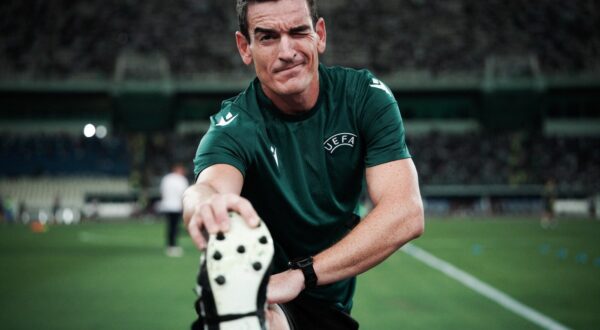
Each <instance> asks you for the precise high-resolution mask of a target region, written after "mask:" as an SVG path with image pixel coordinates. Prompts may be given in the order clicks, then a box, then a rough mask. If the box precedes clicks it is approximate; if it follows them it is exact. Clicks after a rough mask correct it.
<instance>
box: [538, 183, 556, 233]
mask: <svg viewBox="0 0 600 330" xmlns="http://www.w3.org/2000/svg"><path fill="white" fill-rule="evenodd" d="M556 194H557V192H556V180H554V178H550V179H548V180H546V183H545V185H544V191H543V193H542V199H543V203H544V211H543V213H542V218H541V220H540V225H541V226H542V228H544V229H552V228H556V226H557V225H558V221H557V220H556V218H555V216H554V202H555V201H556Z"/></svg>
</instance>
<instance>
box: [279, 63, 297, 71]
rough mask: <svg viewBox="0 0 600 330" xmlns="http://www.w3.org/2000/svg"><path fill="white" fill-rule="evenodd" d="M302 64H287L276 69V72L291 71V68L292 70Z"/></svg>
mask: <svg viewBox="0 0 600 330" xmlns="http://www.w3.org/2000/svg"><path fill="white" fill-rule="evenodd" d="M300 65H302V63H296V64H292V65H287V66H284V67H281V68H277V69H275V70H274V71H275V73H280V72H284V71H289V70H292V69H294V68H296V67H298V66H300Z"/></svg>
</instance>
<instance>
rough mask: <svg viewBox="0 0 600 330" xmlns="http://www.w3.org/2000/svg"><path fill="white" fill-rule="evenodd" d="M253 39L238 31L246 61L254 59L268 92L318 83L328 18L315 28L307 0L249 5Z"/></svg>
mask: <svg viewBox="0 0 600 330" xmlns="http://www.w3.org/2000/svg"><path fill="white" fill-rule="evenodd" d="M248 32H249V35H250V40H246V38H244V37H243V35H242V34H241V33H239V32H238V33H237V34H236V39H237V43H238V49H239V51H240V55H241V56H242V59H243V61H244V63H246V64H247V65H249V64H250V63H252V62H254V68H255V70H256V75H257V76H258V79H259V80H260V82H261V84H262V86H263V89H265V92H266V93H267V95H269V94H272V93H274V94H277V95H278V96H289V95H297V94H301V93H303V92H305V91H307V90H309V89H310V87H315V86H317V87H318V83H319V81H318V64H319V54H320V53H323V52H324V51H325V40H326V38H325V22H324V21H323V20H322V19H319V21H318V22H317V24H316V26H315V27H314V28H313V24H312V19H311V17H310V11H309V9H308V4H307V3H306V1H298V0H280V1H268V2H262V3H252V4H250V5H249V6H248Z"/></svg>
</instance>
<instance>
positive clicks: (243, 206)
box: [237, 198, 260, 227]
mask: <svg viewBox="0 0 600 330" xmlns="http://www.w3.org/2000/svg"><path fill="white" fill-rule="evenodd" d="M237 211H238V212H239V213H240V215H241V216H242V218H244V219H245V220H246V223H247V224H248V225H249V226H250V227H256V226H258V224H259V223H260V218H259V217H258V214H256V210H254V207H252V204H250V202H249V201H248V200H247V199H245V198H240V199H239V201H238V202H237Z"/></svg>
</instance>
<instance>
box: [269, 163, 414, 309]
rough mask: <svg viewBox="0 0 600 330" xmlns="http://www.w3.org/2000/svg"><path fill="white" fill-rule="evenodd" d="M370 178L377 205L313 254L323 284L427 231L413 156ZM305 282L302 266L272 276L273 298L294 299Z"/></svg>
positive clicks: (368, 172) (276, 300) (372, 172)
mask: <svg viewBox="0 0 600 330" xmlns="http://www.w3.org/2000/svg"><path fill="white" fill-rule="evenodd" d="M366 179H367V186H368V191H369V196H370V197H371V200H372V201H373V204H374V208H373V210H372V211H371V212H370V213H369V214H368V215H367V216H366V217H365V218H364V219H363V220H362V221H361V222H360V223H359V224H358V225H357V226H356V228H354V229H353V230H352V231H351V232H350V233H349V234H348V235H346V237H344V238H343V239H342V240H340V241H339V242H338V243H336V244H334V245H333V246H332V247H330V248H328V249H327V250H325V251H323V252H321V253H319V254H318V255H316V256H314V269H315V272H316V274H317V276H318V278H319V281H318V285H324V284H329V283H332V282H336V281H339V280H342V279H344V278H348V277H351V276H355V275H357V274H360V273H363V272H365V271H367V270H369V269H370V268H372V267H374V266H375V265H377V264H379V263H380V262H382V261H383V260H385V259H386V258H387V257H388V256H390V255H391V254H392V253H393V252H395V251H396V250H398V249H399V248H400V247H401V246H402V245H404V244H406V243H407V242H409V241H410V240H412V239H414V238H417V237H419V236H420V235H421V234H422V233H423V230H424V215H423V203H422V201H421V194H420V192H419V184H418V178H417V171H416V169H415V166H414V163H413V161H412V159H403V160H397V161H393V162H389V163H385V164H381V165H377V166H373V167H370V168H368V169H367V170H366ZM303 281H304V276H303V274H302V272H301V271H300V270H288V271H286V272H283V273H280V274H276V275H273V276H272V277H271V280H270V282H269V290H268V294H267V298H268V300H269V302H271V303H279V302H285V301H288V300H290V299H293V298H294V297H295V296H296V295H298V294H299V293H300V291H301V290H302V289H303V288H304V283H303Z"/></svg>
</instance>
